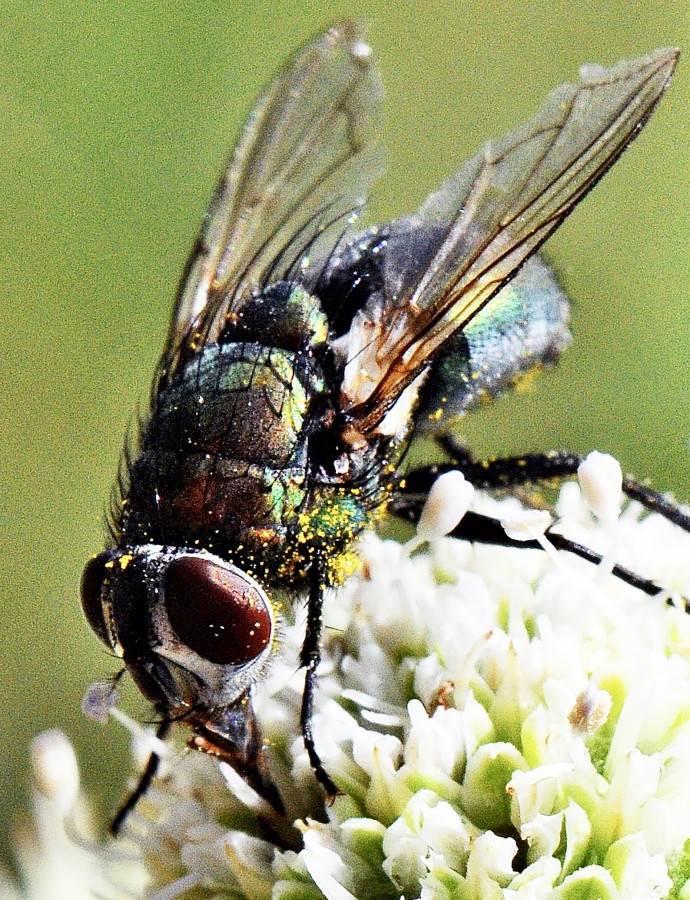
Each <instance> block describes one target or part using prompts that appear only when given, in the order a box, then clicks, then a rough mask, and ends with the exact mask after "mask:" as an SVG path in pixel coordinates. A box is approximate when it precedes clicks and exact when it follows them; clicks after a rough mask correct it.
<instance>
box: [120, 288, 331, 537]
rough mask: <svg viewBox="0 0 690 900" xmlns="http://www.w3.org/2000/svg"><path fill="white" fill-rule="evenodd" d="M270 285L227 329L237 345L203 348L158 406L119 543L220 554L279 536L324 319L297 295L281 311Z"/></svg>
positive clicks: (302, 467)
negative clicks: (250, 534)
mask: <svg viewBox="0 0 690 900" xmlns="http://www.w3.org/2000/svg"><path fill="white" fill-rule="evenodd" d="M279 288H281V289H282V286H280V285H277V286H274V288H272V289H271V290H270V291H269V292H267V295H266V297H265V302H264V303H259V305H258V309H257V311H255V312H252V314H251V315H245V316H243V315H241V314H240V315H238V318H237V321H236V322H235V324H234V325H233V326H232V328H231V327H230V325H229V326H228V328H227V329H226V337H228V338H229V337H230V336H231V333H232V336H234V337H236V338H243V340H237V341H235V340H233V341H232V342H230V343H219V344H213V345H210V346H209V347H207V348H205V349H204V350H203V351H202V352H201V353H200V354H199V355H198V357H197V358H195V359H194V360H193V361H191V362H189V363H188V364H187V366H186V367H185V368H184V369H183V370H182V372H181V373H180V375H179V376H178V377H177V378H176V379H175V381H173V383H172V384H171V385H170V387H168V388H166V390H165V391H163V392H162V393H161V395H160V396H159V397H158V398H157V401H156V405H155V408H154V410H153V413H152V416H151V419H150V421H149V423H148V425H147V427H146V430H145V433H144V435H143V438H142V445H141V454H140V458H139V459H138V461H137V462H136V464H135V467H134V471H133V473H132V478H131V483H132V485H133V489H132V491H131V494H130V496H129V497H128V498H127V502H126V505H125V520H124V523H123V528H124V531H125V533H126V537H127V540H128V541H131V542H134V541H137V542H140V541H143V540H147V541H156V542H161V543H176V544H189V543H194V544H195V545H197V546H200V547H206V548H207V549H208V548H210V547H222V546H223V545H224V544H227V543H232V542H234V541H235V540H236V539H237V538H238V537H239V536H240V535H242V534H243V533H244V532H245V531H246V530H247V529H250V528H260V529H269V530H270V529H274V530H276V531H278V532H279V531H280V530H281V529H282V527H283V526H284V525H285V523H286V522H288V521H289V520H290V519H291V518H292V516H293V515H294V512H295V510H296V509H297V508H298V507H299V506H300V504H301V503H302V502H303V500H304V496H305V492H306V490H307V486H306V484H305V480H306V476H307V437H308V434H309V432H310V430H313V429H312V428H311V427H310V426H311V423H312V420H313V417H314V415H316V413H315V412H314V410H315V408H316V407H319V408H320V406H321V404H318V402H317V399H318V398H319V397H320V396H321V395H323V394H324V392H325V384H324V380H323V377H322V375H321V372H320V369H319V366H318V364H317V362H316V360H315V356H314V352H313V348H314V346H316V345H317V344H318V343H319V341H321V340H322V339H323V338H324V337H325V322H322V319H323V314H322V313H320V310H319V307H318V305H317V304H316V301H314V299H313V298H311V297H310V295H309V294H307V293H306V292H305V291H304V290H303V289H301V288H294V287H293V288H291V289H290V291H289V292H288V298H287V301H285V300H283V307H282V309H281V308H280V305H279V300H280V299H281V298H280V296H277V295H278V294H279V293H280V292H279V290H278V289H279ZM260 299H261V298H260ZM252 308H253V307H252ZM271 324H272V326H273V328H271V327H269V326H270V325H271ZM322 325H323V327H322ZM299 328H302V329H303V330H302V336H301V344H300V343H299V341H298V339H297V336H296V334H295V329H299ZM307 329H308V330H307ZM305 330H307V331H306V335H305ZM271 337H273V338H274V339H275V341H276V342H278V341H280V343H282V344H283V345H287V346H279V345H278V344H277V343H273V344H271V343H269V339H270V338H271ZM257 338H259V339H258V340H257ZM192 536H193V540H192V541H190V540H189V538H190V537H192Z"/></svg>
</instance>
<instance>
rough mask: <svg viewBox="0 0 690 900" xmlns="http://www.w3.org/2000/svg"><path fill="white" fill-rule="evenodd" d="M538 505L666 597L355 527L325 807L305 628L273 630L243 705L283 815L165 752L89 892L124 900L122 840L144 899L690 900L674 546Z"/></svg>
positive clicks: (329, 655) (688, 546)
mask: <svg viewBox="0 0 690 900" xmlns="http://www.w3.org/2000/svg"><path fill="white" fill-rule="evenodd" d="M473 504H474V509H475V510H478V511H482V512H487V513H489V514H491V515H494V516H497V517H498V518H501V519H504V520H514V519H515V518H516V517H519V514H520V506H519V504H518V503H517V501H516V500H514V499H509V500H505V501H501V502H497V501H494V500H490V499H488V498H486V497H482V496H475V498H474V500H473ZM557 514H558V517H559V528H560V530H562V531H563V533H565V534H567V535H568V536H569V537H572V538H573V539H574V540H578V541H580V542H581V543H584V544H586V545H588V546H590V547H594V548H596V549H598V550H599V552H601V553H602V555H604V556H605V557H606V554H607V550H608V549H609V546H610V545H611V543H612V542H614V543H615V547H616V561H617V562H619V563H621V564H623V565H628V566H629V567H630V568H632V569H633V570H634V571H636V572H638V573H640V574H643V575H644V576H646V577H649V578H653V579H656V580H658V582H659V583H660V584H663V585H664V586H665V587H667V588H668V590H669V594H668V595H664V596H659V597H648V596H646V595H644V594H642V593H641V592H639V591H636V590H635V589H633V588H631V587H629V586H627V585H625V584H623V583H622V582H621V581H619V580H618V579H616V578H614V577H612V576H611V575H609V574H608V573H607V572H606V571H602V572H598V571H597V569H596V568H595V567H593V566H591V565H589V564H585V563H581V561H580V560H577V559H575V558H573V557H571V556H567V555H565V554H563V553H559V554H557V556H556V560H555V562H554V559H553V558H552V557H551V556H548V555H547V554H545V553H543V552H542V551H536V550H517V549H501V548H496V547H481V546H474V547H473V546H471V545H469V544H467V543H463V542H459V541H455V540H452V539H449V538H442V539H440V540H437V541H435V542H434V543H432V544H431V545H430V546H429V548H428V549H427V550H425V551H421V552H420V551H419V550H418V549H416V548H417V547H418V545H419V541H415V542H413V544H414V546H413V545H412V544H411V545H408V546H407V547H404V546H401V545H400V544H397V543H394V542H392V541H383V540H381V539H379V538H377V537H375V536H373V535H368V536H366V537H365V538H364V540H363V541H362V544H361V556H362V560H363V566H362V570H361V573H360V574H359V575H358V576H356V577H354V578H352V579H351V580H350V581H349V582H348V583H347V584H346V585H345V586H344V588H342V589H341V590H339V591H338V592H334V593H332V594H331V595H329V596H328V598H327V601H326V605H325V609H324V622H325V628H326V639H325V645H324V664H323V666H322V673H321V677H320V681H319V692H318V704H317V710H318V711H317V714H316V718H315V734H316V742H317V747H318V749H319V753H320V754H321V757H322V759H323V761H324V764H325V765H326V768H327V771H328V773H329V774H330V776H331V777H332V778H333V780H334V781H335V782H336V784H337V785H338V786H339V788H340V789H341V791H342V796H339V797H338V798H337V799H336V801H335V803H334V804H333V806H332V807H331V808H327V809H324V805H323V800H322V795H321V794H320V791H319V788H318V787H317V786H316V784H315V782H314V779H313V775H312V773H311V770H310V766H309V763H308V760H307V758H306V753H305V751H304V748H303V744H302V741H301V738H300V736H299V724H298V722H299V702H300V696H301V679H300V675H299V673H298V672H297V666H296V658H297V652H298V648H299V644H300V641H301V637H302V625H301V623H299V622H297V623H295V624H286V625H285V626H284V628H283V636H282V643H283V647H284V649H283V653H282V655H281V658H280V659H279V660H278V661H277V662H276V664H275V665H274V666H273V668H272V670H271V673H270V675H269V677H268V678H267V680H266V681H265V682H264V683H263V684H262V685H260V686H259V688H258V690H257V697H256V707H257V710H258V714H259V716H260V718H261V720H262V723H263V727H264V730H265V734H266V738H267V742H268V744H269V760H270V765H271V768H272V771H273V772H274V775H275V780H276V783H277V784H278V786H279V788H280V790H281V794H282V796H283V797H284V800H285V806H286V810H287V816H286V818H285V820H278V818H277V817H276V816H273V817H272V816H271V814H270V813H269V812H267V811H266V809H265V807H262V805H261V803H260V802H259V801H258V800H257V799H256V798H254V797H253V796H250V792H249V791H248V789H247V788H246V787H245V786H244V785H243V783H241V782H240V783H239V784H238V779H237V778H236V777H233V775H232V773H230V774H229V777H228V780H225V779H224V778H223V777H222V776H221V774H220V773H219V771H218V767H217V766H216V765H215V764H214V762H213V760H211V759H209V758H206V757H202V756H201V755H199V754H193V753H186V754H181V755H174V756H172V757H171V758H168V759H167V760H166V763H165V773H164V774H165V777H164V778H163V779H160V780H157V781H156V782H155V784H154V785H153V787H152V789H151V790H150V792H149V794H148V795H147V796H146V798H145V799H144V800H143V801H142V802H141V803H140V805H139V807H138V808H137V810H136V811H135V812H134V813H133V814H132V816H131V818H130V820H129V821H128V824H127V825H126V827H125V833H124V835H123V837H122V838H121V839H120V840H119V841H118V842H117V843H116V844H115V845H114V846H112V845H111V846H110V847H106V848H105V849H104V848H102V847H101V848H99V849H98V850H93V851H92V852H91V854H90V855H88V860H87V861H88V864H89V866H90V867H91V868H93V866H94V860H100V869H99V872H100V877H101V878H102V877H103V874H102V873H103V871H105V870H106V869H107V871H108V872H109V873H110V877H111V887H110V893H104V896H112V897H115V896H126V895H127V892H126V890H125V888H124V886H123V887H122V889H121V892H120V893H118V889H117V888H116V884H117V883H118V882H117V871H118V865H120V864H122V865H124V863H122V862H121V861H120V862H118V859H117V856H118V854H122V853H124V852H125V849H126V850H127V851H128V852H130V853H131V854H133V858H136V859H138V860H139V862H140V865H141V870H143V872H144V873H145V876H146V877H147V878H148V886H147V888H146V891H147V893H146V894H145V896H147V897H149V898H155V900H171V898H174V897H178V896H180V897H185V898H197V897H198V898H202V897H203V898H206V897H213V898H251V900H260V898H269V897H272V898H276V900H298V898H299V900H311V898H321V897H326V898H329V900H351V898H360V900H367V898H376V900H379V898H380V900H387V898H390V900H398V898H401V897H404V898H418V897H419V898H424V900H446V898H447V900H450V898H467V900H493V898H505V900H518V898H529V900H538V898H562V900H584V898H600V900H614V898H615V900H623V898H624V900H638V898H639V900H643V898H656V897H659V898H661V897H674V898H688V897H690V616H688V615H687V614H686V613H685V612H684V610H683V608H682V604H681V603H680V602H677V603H676V604H674V603H673V602H671V603H667V602H666V600H667V599H668V598H671V600H673V599H674V598H675V599H676V600H678V601H679V598H680V597H681V596H683V597H690V536H689V535H687V534H685V533H683V532H682V531H680V529H678V528H676V527H674V526H672V525H670V524H669V523H668V522H666V521H665V520H663V519H661V518H660V517H659V516H656V515H641V513H640V510H639V507H637V506H636V505H634V504H631V505H629V506H628V507H627V508H626V509H625V510H624V512H623V514H622V516H621V517H620V519H618V521H616V522H613V523H612V522H611V521H610V520H609V519H608V518H606V517H604V518H603V519H602V522H601V524H598V523H597V521H596V520H595V519H593V518H592V516H591V513H590V512H589V511H588V507H587V506H586V505H585V504H584V502H583V501H582V499H581V496H580V490H579V488H578V486H577V485H576V484H567V485H565V486H564V488H563V490H562V492H561V495H560V500H559V503H558V506H557ZM559 559H560V560H561V562H562V564H559ZM127 865H129V866H130V867H131V865H132V861H131V859H130V861H129V862H128V863H127ZM46 896H48V895H46ZM50 896H51V897H52V896H57V895H56V894H54V895H50ZM32 900H34V898H33V897H32Z"/></svg>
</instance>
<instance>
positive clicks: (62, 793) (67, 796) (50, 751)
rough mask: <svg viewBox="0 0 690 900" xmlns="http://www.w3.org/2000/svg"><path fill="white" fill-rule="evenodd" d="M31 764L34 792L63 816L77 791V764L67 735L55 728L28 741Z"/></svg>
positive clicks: (74, 801)
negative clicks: (40, 795)
mask: <svg viewBox="0 0 690 900" xmlns="http://www.w3.org/2000/svg"><path fill="white" fill-rule="evenodd" d="M31 765H32V768H33V778H34V784H35V786H36V788H37V789H38V791H40V793H41V794H42V795H43V796H44V797H46V799H48V800H50V801H51V803H54V804H55V806H56V807H57V808H58V810H59V811H60V813H61V814H62V815H63V816H66V815H67V814H68V813H69V812H71V810H72V809H73V808H74V805H75V803H76V801H77V796H78V794H79V766H78V765H77V757H76V755H75V753H74V748H73V747H72V744H71V742H70V740H69V738H68V737H67V735H66V734H65V733H64V732H63V731H60V729H59V728H51V729H50V730H48V731H44V732H42V733H41V734H39V735H37V736H36V737H35V738H34V739H33V741H32V742H31Z"/></svg>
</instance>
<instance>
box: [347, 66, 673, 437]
mask: <svg viewBox="0 0 690 900" xmlns="http://www.w3.org/2000/svg"><path fill="white" fill-rule="evenodd" d="M677 57H678V53H677V51H676V50H658V51H656V52H655V53H653V54H651V55H650V56H647V57H644V58H642V59H638V60H633V61H630V62H622V63H619V64H618V65H616V66H614V67H612V68H610V69H603V68H600V67H595V66H585V67H583V69H582V70H581V73H580V77H581V81H580V83H579V84H578V85H570V84H565V85H562V86H561V87H559V88H557V89H556V90H555V91H553V93H552V94H551V95H550V97H549V98H548V100H547V102H546V105H545V106H544V107H543V109H542V110H541V111H540V112H539V113H538V114H537V115H536V116H535V117H534V118H533V119H532V120H531V121H529V122H528V123H527V124H526V125H524V126H523V127H522V128H520V129H518V130H517V131H516V132H514V133H513V134H510V135H508V136H507V137H505V138H503V140H501V141H498V142H496V143H493V142H492V143H489V144H487V145H486V146H485V147H484V149H483V150H482V151H481V152H480V153H479V154H477V156H475V157H473V158H472V159H470V160H469V161H468V162H467V163H466V164H465V166H463V168H462V169H461V170H460V171H459V172H458V173H457V175H455V176H454V177H453V178H451V179H449V180H448V181H447V182H445V184H444V185H443V186H442V187H441V189H440V190H439V191H438V192H437V193H435V194H432V195H431V196H430V197H429V198H428V199H427V201H426V202H425V203H424V205H423V206H422V208H421V209H420V210H419V212H418V213H417V214H416V215H414V216H411V217H409V218H406V219H401V220H399V221H397V222H393V223H392V224H391V225H390V226H388V227H387V231H388V237H387V247H386V255H385V263H384V268H383V289H382V290H381V291H379V292H377V293H375V294H373V295H372V296H371V297H370V298H369V300H368V302H367V303H366V304H365V306H364V307H363V308H362V309H361V310H360V311H359V312H358V313H357V315H356V316H355V317H354V320H353V322H352V325H351V328H350V330H349V332H348V333H347V334H346V335H345V336H344V337H342V338H340V339H339V340H338V342H337V344H336V351H337V353H338V355H339V361H340V365H341V366H343V382H342V387H341V392H342V396H341V403H342V408H343V410H344V411H345V412H346V414H347V416H348V421H349V423H350V425H351V427H352V429H353V431H354V433H355V434H356V433H359V434H362V435H366V434H367V433H371V432H373V431H376V430H377V427H378V426H379V425H380V423H381V421H382V419H383V418H384V416H385V414H386V412H387V411H388V410H389V409H390V408H391V406H392V405H393V404H394V403H395V401H396V400H397V399H398V397H399V396H400V394H401V393H402V391H403V390H404V388H405V387H406V386H407V385H409V384H410V383H411V382H412V381H413V380H414V379H415V378H416V377H417V376H418V375H420V373H422V372H423V371H424V370H425V367H426V366H427V365H428V363H429V361H430V359H431V358H432V357H433V356H434V354H435V353H436V351H438V350H439V349H440V348H441V347H442V346H443V344H444V342H446V341H447V340H448V339H449V338H450V337H451V336H452V335H453V334H454V333H456V332H457V331H458V330H460V329H462V328H463V326H465V325H466V324H467V323H468V322H469V321H470V320H471V319H472V317H473V316H475V315H476V314H477V312H479V310H481V309H482V308H483V307H484V306H485V305H486V304H487V303H488V302H489V300H491V298H492V297H493V296H494V295H495V294H496V293H497V291H499V290H500V288H501V287H502V286H503V285H505V284H506V283H507V282H508V281H509V280H510V278H511V277H512V276H513V275H514V274H515V273H516V272H517V270H518V269H519V267H520V266H521V265H522V263H523V262H524V261H525V260H526V259H527V258H528V257H529V256H530V254H532V253H534V251H535V250H536V249H537V248H538V247H539V246H540V245H541V244H542V243H543V242H544V241H545V240H546V239H547V238H548V237H549V235H550V234H551V233H552V232H553V231H554V230H555V229H556V228H558V226H559V225H560V224H561V222H562V221H563V219H564V218H565V217H566V216H567V215H568V214H569V213H570V212H571V210H572V209H573V208H574V207H575V205H576V204H577V203H578V202H579V201H580V200H581V199H582V197H584V196H585V194H586V193H587V192H588V191H589V190H591V188H592V187H593V186H594V185H595V184H596V183H597V181H598V180H599V179H600V178H601V177H602V175H604V173H605V172H606V171H607V170H608V169H609V168H610V166H611V165H613V163H614V162H615V161H616V160H617V159H618V157H619V156H620V154H621V153H622V152H623V150H624V149H625V148H626V147H627V145H628V144H629V143H630V142H631V141H632V140H633V138H634V137H635V136H636V135H637V134H638V133H639V131H640V129H641V127H642V126H643V125H644V123H645V122H646V120H647V119H648V118H649V116H650V115H651V113H652V111H653V110H654V107H655V105H656V104H657V102H658V101H659V99H660V97H661V95H662V94H663V92H664V90H665V88H666V86H667V84H668V82H669V79H670V76H671V73H672V71H673V68H674V66H675V64H676V60H677Z"/></svg>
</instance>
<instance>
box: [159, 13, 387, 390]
mask: <svg viewBox="0 0 690 900" xmlns="http://www.w3.org/2000/svg"><path fill="white" fill-rule="evenodd" d="M372 66H373V59H372V54H371V49H370V48H369V46H368V45H367V44H365V43H364V42H363V41H362V39H361V36H360V33H359V31H358V29H357V27H356V26H355V25H353V24H351V23H347V22H345V23H342V24H340V25H338V26H336V27H334V28H331V29H330V30H329V31H327V32H326V33H325V34H323V35H322V36H321V37H319V38H318V39H317V40H315V41H313V42H312V43H311V44H309V45H307V46H306V47H305V48H304V49H303V50H302V51H301V52H299V53H297V54H296V55H295V56H294V57H293V58H292V59H291V60H290V61H289V62H288V63H287V65H286V66H285V67H284V68H283V70H282V71H281V72H280V73H279V75H278V77H277V78H276V80H275V81H274V82H273V83H272V84H271V86H270V87H269V88H268V90H267V92H266V94H265V96H264V97H263V98H262V99H261V100H260V101H259V103H258V104H257V106H256V108H255V109H254V111H253V113H252V115H251V116H250V118H249V121H248V123H247V125H246V128H245V131H244V134H243V136H242V139H241V141H240V143H239V145H238V147H237V149H236V150H235V153H234V156H233V158H232V159H231V161H230V163H229V165H228V168H227V170H226V171H225V173H224V174H223V177H222V178H221V181H220V183H219V185H218V188H217V190H216V193H215V196H214V198H213V201H212V203H211V206H210V209H209V211H208V213H207V215H206V219H205V222H204V226H203V229H202V232H201V235H200V237H199V240H198V242H197V246H196V247H195V248H194V251H193V252H192V255H191V257H190V259H189V262H188V264H187V269H186V273H185V277H184V279H183V281H182V284H181V286H180V290H179V294H178V298H177V302H176V305H175V310H174V313H173V319H172V323H171V326H170V332H169V335H168V341H167V345H166V349H165V352H164V354H163V360H162V363H161V371H160V380H159V384H161V385H164V384H166V383H167V382H168V381H169V379H170V378H171V377H172V375H173V374H174V372H175V370H176V369H177V368H178V367H179V366H180V364H182V363H183V362H184V361H185V360H186V358H188V357H189V356H190V355H191V354H193V353H194V352H195V351H196V350H197V349H198V348H199V347H201V346H203V345H205V344H207V343H209V342H213V341H215V340H217V339H218V335H219V334H220V332H221V331H222V328H223V324H224V323H225V322H226V320H227V317H228V316H231V315H233V314H234V313H236V312H237V310H238V309H239V308H241V306H242V304H244V303H246V302H247V300H248V299H249V298H250V297H251V296H252V292H255V291H256V289H257V288H261V287H262V286H263V285H264V284H266V283H268V282H271V281H277V280H279V279H280V278H282V277H285V276H286V274H287V273H289V272H291V271H292V270H293V269H295V268H296V267H299V266H300V265H301V266H305V265H308V257H315V258H316V257H318V256H321V257H323V256H324V254H325V252H326V251H327V250H332V248H333V247H334V246H335V244H337V243H338V240H339V238H341V237H342V236H343V235H344V234H345V232H346V231H347V230H348V227H349V224H350V223H349V222H348V219H351V218H352V213H353V211H356V210H357V209H358V208H359V207H360V206H361V205H362V203H363V199H364V198H363V195H364V192H365V191H366V189H367V187H368V186H369V184H370V183H371V182H372V181H373V180H374V178H375V177H376V176H377V175H378V173H379V171H380V169H381V163H380V159H379V153H378V147H377V145H376V137H377V135H378V131H379V127H378V125H379V116H380V107H381V99H382V90H381V86H380V82H379V79H378V76H377V75H376V73H375V72H374V70H373V67H372Z"/></svg>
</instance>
